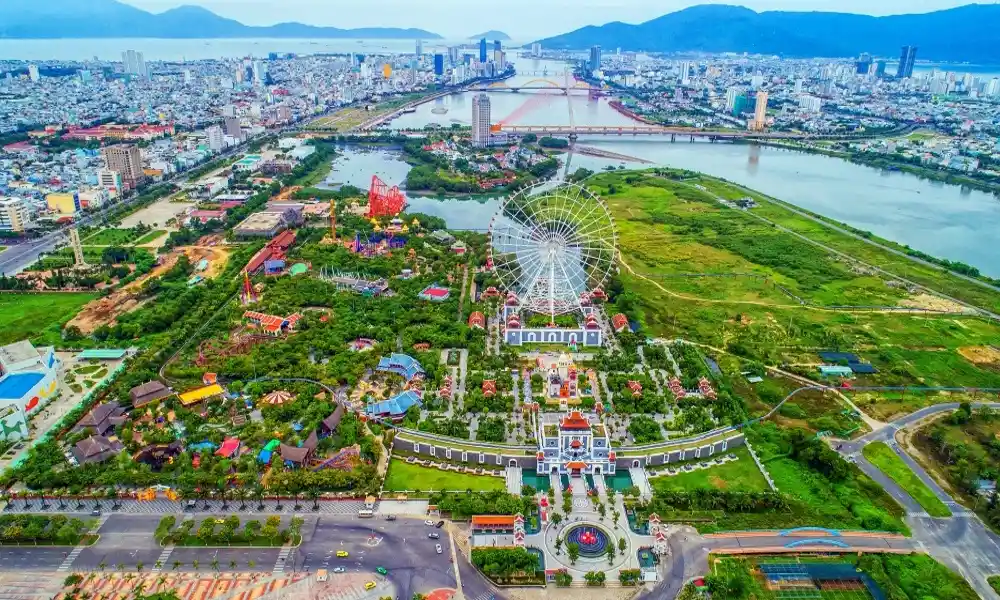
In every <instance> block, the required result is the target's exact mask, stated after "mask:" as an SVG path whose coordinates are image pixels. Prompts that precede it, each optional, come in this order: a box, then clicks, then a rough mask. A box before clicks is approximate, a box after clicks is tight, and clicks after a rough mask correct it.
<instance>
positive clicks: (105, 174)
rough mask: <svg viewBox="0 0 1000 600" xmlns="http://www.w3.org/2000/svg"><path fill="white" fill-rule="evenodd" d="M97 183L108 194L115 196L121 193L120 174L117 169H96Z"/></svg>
mask: <svg viewBox="0 0 1000 600" xmlns="http://www.w3.org/2000/svg"><path fill="white" fill-rule="evenodd" d="M97 185H98V186H100V188H101V189H102V190H104V191H105V192H107V193H108V196H110V197H112V198H117V197H118V196H120V195H121V193H122V187H123V186H122V176H121V173H119V172H118V171H112V170H111V169H98V170H97Z"/></svg>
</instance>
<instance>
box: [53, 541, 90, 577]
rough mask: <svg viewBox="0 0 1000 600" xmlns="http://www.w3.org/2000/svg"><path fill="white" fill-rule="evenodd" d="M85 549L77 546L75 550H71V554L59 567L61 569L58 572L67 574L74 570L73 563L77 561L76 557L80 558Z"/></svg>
mask: <svg viewBox="0 0 1000 600" xmlns="http://www.w3.org/2000/svg"><path fill="white" fill-rule="evenodd" d="M83 548H84V547H83V546H76V547H75V548H73V550H71V551H70V553H69V554H67V555H66V559H65V560H63V561H62V564H61V565H59V568H58V569H56V572H57V573H65V572H67V571H69V570H70V568H72V566H73V561H75V560H76V557H77V556H80V553H81V552H83Z"/></svg>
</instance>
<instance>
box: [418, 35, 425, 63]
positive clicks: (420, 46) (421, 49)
mask: <svg viewBox="0 0 1000 600" xmlns="http://www.w3.org/2000/svg"><path fill="white" fill-rule="evenodd" d="M423 55H424V41H423V40H417V60H420V57H421V56H423Z"/></svg>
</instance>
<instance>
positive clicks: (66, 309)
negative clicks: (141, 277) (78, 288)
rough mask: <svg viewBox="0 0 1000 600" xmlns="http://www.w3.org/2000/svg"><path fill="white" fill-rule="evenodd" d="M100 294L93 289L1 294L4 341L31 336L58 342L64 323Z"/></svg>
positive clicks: (0, 328)
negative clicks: (82, 291) (90, 292)
mask: <svg viewBox="0 0 1000 600" xmlns="http://www.w3.org/2000/svg"><path fill="white" fill-rule="evenodd" d="M96 297H97V294H89V293H61V292H51V293H45V294H13V293H12V294H6V293H5V294H0V344H9V343H11V342H16V341H18V340H23V339H30V340H31V341H32V342H33V343H35V344H56V343H58V342H59V341H60V340H61V338H62V335H61V331H62V326H63V324H64V323H66V322H67V321H69V320H70V319H72V318H73V316H74V315H76V313H78V312H79V311H80V308H81V307H83V305H84V304H86V303H87V302H90V301H91V300H93V299H94V298H96Z"/></svg>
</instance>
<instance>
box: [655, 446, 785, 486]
mask: <svg viewBox="0 0 1000 600" xmlns="http://www.w3.org/2000/svg"><path fill="white" fill-rule="evenodd" d="M728 453H729V452H727V454H728ZM732 453H733V454H735V455H736V456H737V457H738V459H737V460H735V461H730V462H727V463H723V464H721V465H716V466H714V467H711V468H709V469H696V470H694V471H691V472H682V473H678V474H677V475H672V476H671V475H661V476H658V477H655V478H653V479H650V484H651V485H652V486H653V489H654V490H656V491H658V492H666V491H690V490H696V489H714V490H728V491H765V490H768V489H770V488H768V485H767V481H766V480H765V479H764V475H763V474H762V473H761V472H760V469H758V468H757V465H756V464H755V463H754V462H753V458H751V457H750V452H749V451H747V449H746V448H745V447H740V448H736V449H733V450H732Z"/></svg>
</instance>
